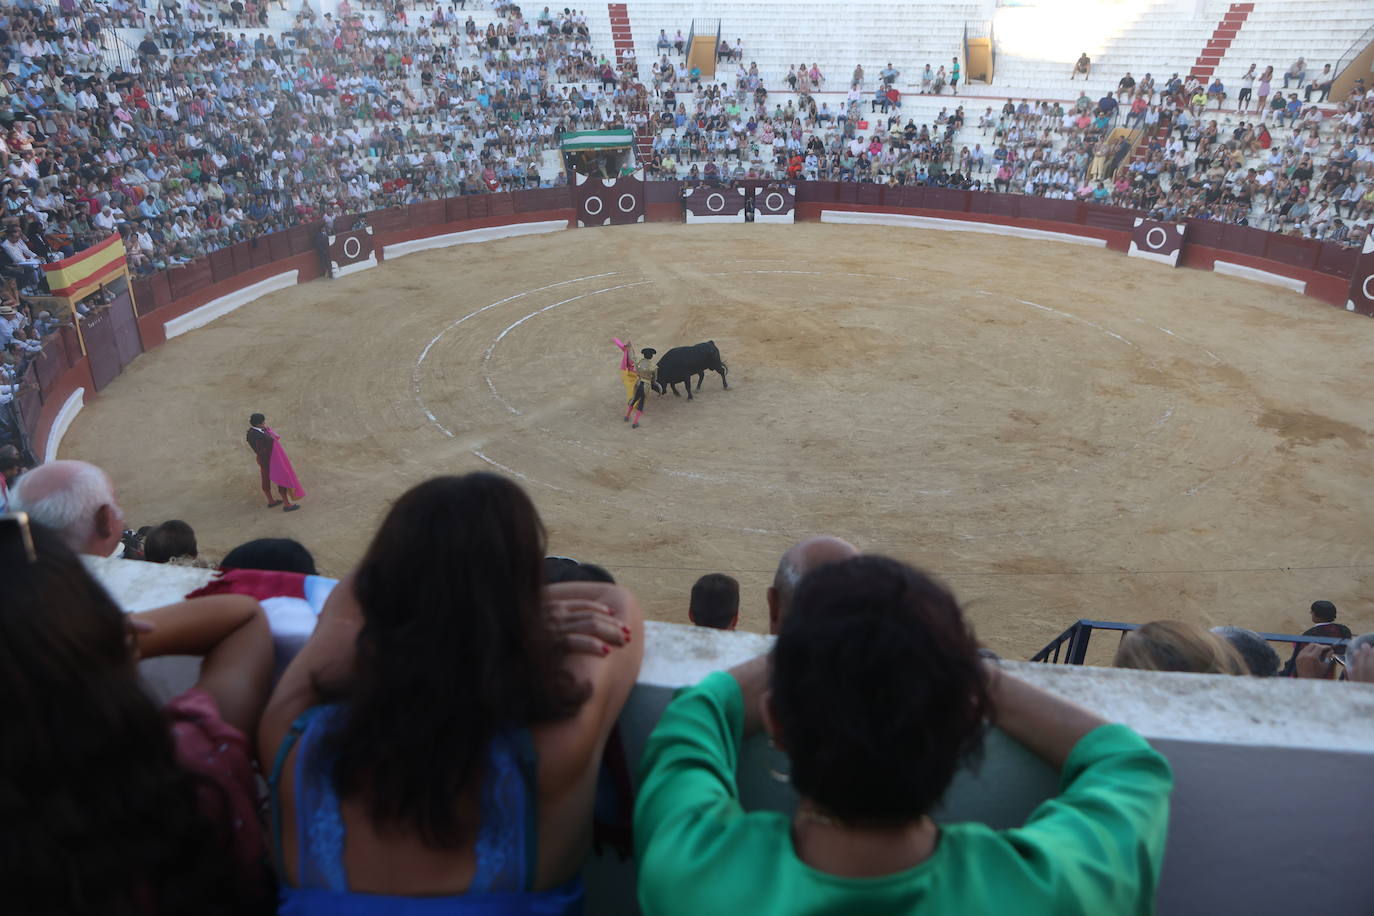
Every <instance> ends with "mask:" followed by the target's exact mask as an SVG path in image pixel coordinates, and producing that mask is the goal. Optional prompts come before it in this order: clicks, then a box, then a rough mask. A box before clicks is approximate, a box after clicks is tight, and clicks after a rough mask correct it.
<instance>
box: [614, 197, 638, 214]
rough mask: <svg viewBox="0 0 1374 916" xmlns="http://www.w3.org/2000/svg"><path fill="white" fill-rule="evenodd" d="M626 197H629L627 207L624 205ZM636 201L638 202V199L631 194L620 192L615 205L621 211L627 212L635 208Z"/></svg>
mask: <svg viewBox="0 0 1374 916" xmlns="http://www.w3.org/2000/svg"><path fill="white" fill-rule="evenodd" d="M627 197H628V198H629V199H630V205H629V206H628V207H627V206H625V198H627ZM636 203H638V201H636V200H635V196H634V195H633V194H621V195H620V200H618V201H616V206H617V207H619V208H620V212H621V213H629V212H630V211H631V210H633V209H634V208H635V204H636Z"/></svg>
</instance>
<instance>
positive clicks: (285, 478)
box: [264, 426, 305, 499]
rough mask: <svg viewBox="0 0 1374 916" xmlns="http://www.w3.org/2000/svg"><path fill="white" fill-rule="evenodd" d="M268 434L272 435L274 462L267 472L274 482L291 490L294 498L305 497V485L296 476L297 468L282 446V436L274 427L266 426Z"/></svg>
mask: <svg viewBox="0 0 1374 916" xmlns="http://www.w3.org/2000/svg"><path fill="white" fill-rule="evenodd" d="M264 429H266V430H267V434H268V435H269V436H271V437H272V439H273V442H272V464H271V465H270V466H269V467H268V469H267V474H268V476H269V477H271V478H272V482H273V483H274V484H276V485H277V486H279V487H286V489H288V490H290V491H291V498H292V499H304V498H305V487H303V486H301V481H300V478H298V477H297V476H296V469H295V468H293V467H292V466H291V459H290V458H288V457H286V449H284V448H282V445H281V436H279V435H277V434H276V433H274V432H273V431H272V427H270V426H267V427H264Z"/></svg>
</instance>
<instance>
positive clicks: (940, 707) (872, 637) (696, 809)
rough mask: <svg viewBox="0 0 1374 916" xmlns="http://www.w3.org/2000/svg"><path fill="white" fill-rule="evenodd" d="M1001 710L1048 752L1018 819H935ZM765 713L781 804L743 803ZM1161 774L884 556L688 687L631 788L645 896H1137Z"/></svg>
mask: <svg viewBox="0 0 1374 916" xmlns="http://www.w3.org/2000/svg"><path fill="white" fill-rule="evenodd" d="M990 718H991V719H993V720H994V721H995V722H996V724H997V725H998V726H999V727H1000V728H1001V729H1002V730H1003V731H1004V732H1006V733H1007V734H1008V735H1010V736H1011V737H1012V738H1014V739H1015V740H1016V741H1018V742H1020V743H1021V744H1023V745H1024V746H1025V747H1027V748H1028V749H1029V750H1031V751H1032V752H1034V753H1035V754H1036V755H1037V756H1039V757H1040V758H1041V759H1043V760H1044V761H1045V762H1046V763H1048V764H1050V765H1051V766H1053V767H1055V768H1056V769H1057V770H1059V772H1060V786H1059V794H1058V795H1057V796H1055V797H1054V798H1051V799H1049V800H1047V801H1045V802H1044V803H1042V804H1041V805H1040V806H1039V807H1037V808H1036V809H1035V810H1034V811H1033V812H1032V813H1031V815H1030V817H1029V819H1028V820H1027V821H1026V823H1025V825H1024V826H1022V827H1019V828H1016V829H1012V830H994V829H992V828H990V827H988V826H985V825H983V824H974V823H967V824H957V823H943V824H942V823H936V821H935V820H933V819H932V817H931V812H932V811H933V810H934V809H935V808H936V806H937V805H938V804H939V802H940V799H941V797H942V796H943V795H944V794H945V790H946V789H947V788H948V787H949V784H950V782H951V781H952V780H953V778H954V774H955V772H956V771H957V770H958V769H959V767H960V765H961V764H962V763H963V762H964V761H965V760H967V759H968V758H969V757H970V756H972V755H975V754H976V753H977V752H978V751H979V749H980V746H981V743H982V737H983V733H984V731H985V723H986V722H987V720H988V719H990ZM759 728H764V729H766V730H767V732H768V734H769V736H770V738H771V739H772V741H773V742H774V743H775V744H776V745H777V746H778V747H779V748H781V749H782V750H783V751H784V752H786V754H787V756H788V758H789V760H790V763H791V773H790V779H791V782H792V785H793V786H794V787H795V789H796V790H797V793H798V795H799V796H800V798H799V801H798V805H797V809H796V813H795V814H794V815H793V816H792V817H791V818H788V817H787V816H786V815H784V814H781V813H779V812H776V811H752V812H747V813H746V812H745V811H744V810H743V808H741V806H740V803H739V794H738V788H737V778H736V768H737V765H738V761H739V754H740V746H741V743H742V742H743V740H744V739H745V738H746V737H747V736H748V735H749V734H750V733H753V732H755V731H757V730H758V729H759ZM1171 787H1172V777H1171V774H1170V771H1169V765H1168V763H1167V762H1166V761H1165V759H1164V758H1163V757H1162V756H1160V755H1159V754H1158V753H1156V752H1155V751H1153V750H1151V749H1150V746H1149V745H1148V744H1147V743H1146V742H1145V741H1144V739H1142V738H1141V737H1140V736H1139V735H1137V734H1136V733H1135V732H1133V731H1131V730H1130V729H1129V728H1127V727H1125V726H1124V725H1112V724H1108V723H1107V722H1106V721H1104V720H1103V719H1101V718H1099V717H1098V716H1097V715H1095V714H1093V713H1091V712H1089V711H1087V710H1086V709H1082V708H1081V707H1078V706H1076V705H1074V704H1072V703H1069V702H1067V701H1065V700H1062V699H1059V698H1058V697H1056V696H1054V695H1052V694H1049V693H1046V692H1044V691H1042V690H1039V689H1038V688H1035V687H1032V686H1031V685H1030V684H1028V683H1026V682H1024V681H1021V680H1019V679H1018V678H1016V677H1014V676H1012V675H1010V674H1008V673H1005V672H1002V671H1000V670H999V669H998V668H997V667H996V666H995V665H994V664H993V663H990V662H987V661H984V660H983V659H982V658H981V657H980V656H979V653H978V647H977V643H976V641H975V639H974V636H973V633H972V631H971V629H970V628H969V626H968V624H967V623H966V621H965V620H964V617H963V614H962V612H961V611H960V609H959V606H958V603H957V602H956V601H955V598H954V596H953V595H952V594H950V592H949V591H947V590H946V589H945V588H944V587H943V586H941V585H939V584H938V583H936V582H934V581H932V580H931V579H930V578H928V577H927V576H925V575H923V574H922V573H920V572H918V571H916V570H914V569H912V568H911V567H909V566H906V565H904V564H902V563H898V562H896V561H895V560H889V559H886V558H883V557H875V556H860V557H855V558H853V559H850V560H846V561H844V562H842V563H836V564H832V565H829V566H823V567H820V568H818V569H816V570H814V571H813V572H812V573H810V574H809V575H808V576H807V577H806V578H805V579H803V580H802V582H801V583H800V585H799V586H798V589H797V592H796V594H795V598H794V601H793V605H792V608H791V610H790V611H789V613H788V615H787V616H786V617H785V618H784V619H783V622H782V627H781V632H780V633H779V635H778V639H777V642H776V644H775V646H774V648H773V651H772V653H771V654H770V655H769V656H765V657H761V658H758V659H755V660H754V661H751V662H748V663H746V664H744V665H741V666H739V667H737V668H734V669H732V670H731V671H729V672H717V673H715V674H712V675H710V676H708V677H707V678H706V679H705V680H703V681H702V682H701V683H700V684H698V685H697V686H696V687H692V688H689V689H687V690H685V691H683V692H681V693H680V694H679V695H678V696H677V698H676V699H675V700H674V701H673V702H672V704H671V705H670V706H669V707H668V709H667V710H666V711H665V712H664V714H663V717H662V719H660V721H659V724H658V727H657V728H656V729H655V730H654V733H653V735H652V736H651V737H650V739H649V742H648V745H647V747H646V749H645V754H644V760H643V763H642V774H641V784H640V789H639V796H638V800H637V803H636V807H635V844H636V847H637V849H636V851H637V854H638V857H639V901H640V905H641V907H642V909H643V911H644V912H645V913H646V914H652V916H660V914H663V916H672V914H679V913H681V914H689V913H690V914H699V913H711V912H736V913H748V914H749V916H770V914H784V913H786V914H808V913H811V914H822V913H825V914H831V913H863V914H865V916H882V914H889V913H890V914H897V913H901V914H910V913H920V914H922V916H929V914H961V916H974V914H981V913H988V914H1005V913H1016V914H1020V916H1032V914H1047V916H1048V914H1055V916H1062V914H1074V913H1082V914H1101V913H1111V914H1118V916H1120V914H1149V913H1153V911H1154V897H1155V889H1156V885H1157V884H1158V880H1159V869H1160V863H1161V859H1162V857H1163V852H1164V840H1165V833H1166V828H1167V821H1168V808H1169V803H1168V799H1169V791H1170V789H1171Z"/></svg>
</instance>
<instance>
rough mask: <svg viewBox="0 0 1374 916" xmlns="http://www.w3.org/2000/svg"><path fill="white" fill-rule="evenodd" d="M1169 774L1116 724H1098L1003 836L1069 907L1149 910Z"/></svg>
mask: <svg viewBox="0 0 1374 916" xmlns="http://www.w3.org/2000/svg"><path fill="white" fill-rule="evenodd" d="M1172 788H1173V774H1172V772H1171V771H1170V769H1169V763H1168V761H1167V760H1165V759H1164V757H1163V756H1162V755H1161V754H1159V753H1158V752H1157V751H1155V750H1154V749H1153V748H1151V747H1150V745H1149V744H1148V743H1147V742H1146V741H1145V739H1144V738H1142V737H1140V736H1139V735H1137V734H1136V733H1135V732H1134V731H1132V730H1131V729H1129V728H1127V727H1126V726H1124V725H1103V726H1101V727H1099V728H1097V729H1094V730H1093V731H1091V732H1089V733H1088V734H1087V735H1085V736H1084V737H1083V738H1082V739H1081V740H1080V741H1079V742H1078V744H1077V745H1075V746H1074V749H1073V751H1072V753H1070V754H1069V759H1068V760H1067V761H1066V762H1065V764H1064V770H1063V772H1062V773H1061V774H1060V787H1059V794H1058V795H1057V796H1055V797H1054V798H1051V799H1048V800H1046V801H1044V802H1042V803H1041V804H1040V805H1039V807H1037V808H1036V809H1035V811H1033V812H1032V813H1031V816H1030V818H1029V819H1027V821H1026V824H1025V826H1023V827H1020V828H1018V829H1015V830H1009V831H1007V832H1006V834H1005V836H1006V839H1007V841H1008V842H1010V843H1011V845H1012V846H1013V847H1014V848H1015V849H1016V851H1017V853H1018V854H1019V855H1020V856H1021V858H1022V860H1023V863H1024V864H1025V866H1026V867H1028V868H1030V869H1031V870H1032V871H1033V872H1035V873H1037V874H1038V875H1040V877H1041V878H1042V879H1043V880H1045V881H1046V882H1047V883H1050V884H1053V885H1057V887H1056V888H1055V890H1056V891H1057V892H1058V894H1057V896H1059V898H1060V899H1061V900H1062V901H1063V903H1064V906H1065V909H1064V910H1062V912H1065V913H1069V912H1073V913H1120V914H1129V913H1136V914H1142V916H1145V914H1152V913H1154V910H1155V906H1154V901H1155V891H1156V888H1157V887H1158V885H1159V873H1160V867H1161V865H1162V864H1163V859H1164V841H1165V837H1166V834H1167V831H1168V822H1169V793H1170V791H1171V790H1172Z"/></svg>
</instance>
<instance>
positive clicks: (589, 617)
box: [542, 582, 634, 656]
mask: <svg viewBox="0 0 1374 916" xmlns="http://www.w3.org/2000/svg"><path fill="white" fill-rule="evenodd" d="M587 585H591V586H598V587H597V588H596V590H595V591H593V590H592V589H589V588H582V586H587ZM571 586H577V587H576V588H571ZM610 598H611V596H609V595H608V594H607V593H606V592H605V591H604V588H603V587H600V583H571V582H569V583H559V584H556V585H551V586H548V587H547V588H545V590H544V596H543V605H542V606H543V611H544V613H545V615H546V616H547V617H548V620H549V623H550V624H551V625H552V627H553V629H554V632H555V633H556V634H557V636H558V637H559V639H560V640H561V641H562V642H563V644H564V645H566V646H567V648H568V651H569V652H570V653H573V654H581V655H591V656H603V655H609V654H610V653H611V650H613V649H617V648H619V647H621V646H624V645H625V644H627V643H629V642H631V641H632V640H633V638H634V635H633V632H632V631H631V629H630V627H629V624H628V622H627V620H626V619H625V605H624V604H623V603H620V602H617V603H616V604H615V606H613V604H612V601H611V600H609V599H610ZM617 610H619V611H620V615H619V616H617Z"/></svg>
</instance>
